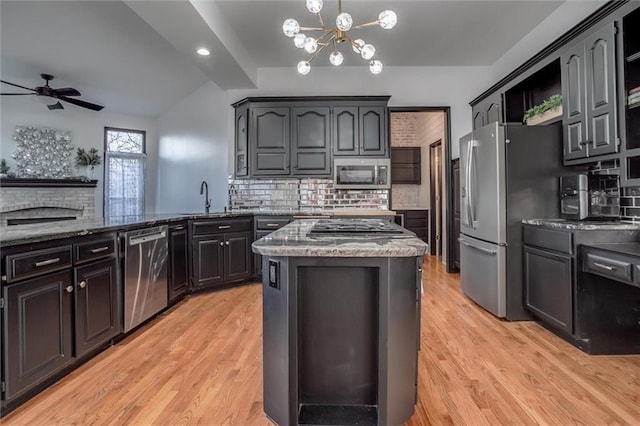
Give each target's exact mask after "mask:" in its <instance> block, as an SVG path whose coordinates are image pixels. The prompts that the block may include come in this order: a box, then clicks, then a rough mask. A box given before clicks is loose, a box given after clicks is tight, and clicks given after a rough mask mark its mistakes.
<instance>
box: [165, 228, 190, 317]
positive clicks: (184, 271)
mask: <svg viewBox="0 0 640 426" xmlns="http://www.w3.org/2000/svg"><path fill="white" fill-rule="evenodd" d="M188 288H189V240H188V234H187V227H186V226H185V225H175V226H170V227H169V304H173V303H175V302H177V301H178V300H180V299H181V298H182V296H184V294H185V293H186V292H187V289H188Z"/></svg>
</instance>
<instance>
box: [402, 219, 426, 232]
mask: <svg viewBox="0 0 640 426" xmlns="http://www.w3.org/2000/svg"><path fill="white" fill-rule="evenodd" d="M404 227H405V228H409V229H411V228H426V227H427V218H426V216H425V217H421V218H418V219H415V218H410V217H407V216H405V217H404Z"/></svg>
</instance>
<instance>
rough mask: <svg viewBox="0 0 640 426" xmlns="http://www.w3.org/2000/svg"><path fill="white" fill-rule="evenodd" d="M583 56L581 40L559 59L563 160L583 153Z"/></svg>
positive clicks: (584, 146) (584, 123)
mask: <svg viewBox="0 0 640 426" xmlns="http://www.w3.org/2000/svg"><path fill="white" fill-rule="evenodd" d="M584 57H585V53H584V43H583V42H580V43H578V44H576V45H574V46H572V47H571V48H570V49H569V50H568V51H567V52H566V53H565V54H564V55H562V58H561V62H562V70H561V80H562V103H563V105H562V111H563V112H562V114H563V117H562V128H563V132H564V159H565V160H571V159H576V158H583V157H586V155H587V128H586V113H585V106H586V105H585V100H584V93H585V79H584V74H585V65H584Z"/></svg>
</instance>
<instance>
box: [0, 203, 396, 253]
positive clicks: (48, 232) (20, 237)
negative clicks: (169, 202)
mask: <svg viewBox="0 0 640 426" xmlns="http://www.w3.org/2000/svg"><path fill="white" fill-rule="evenodd" d="M354 214H358V215H380V216H384V215H393V214H394V212H392V211H389V210H373V209H370V210H347V209H344V210H330V211H327V210H320V211H316V210H252V211H244V210H237V211H231V212H212V213H172V214H153V215H144V216H118V217H112V218H99V219H93V220H65V221H60V222H47V223H38V224H29V225H15V226H3V227H0V245H2V246H3V247H10V246H17V245H20V244H28V243H37V242H42V241H51V240H57V239H60V238H70V237H78V236H83V235H91V234H97V233H100V232H109V231H126V230H131V229H136V228H142V227H148V226H155V225H162V224H171V223H174V222H179V221H183V220H188V219H219V218H223V219H224V218H234V217H243V216H244V217H253V216H259V215H268V216H320V215H347V216H348V215H354Z"/></svg>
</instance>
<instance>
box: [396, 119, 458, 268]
mask: <svg viewBox="0 0 640 426" xmlns="http://www.w3.org/2000/svg"><path fill="white" fill-rule="evenodd" d="M440 111H442V112H443V113H444V134H445V140H444V143H443V145H442V151H443V155H442V164H443V165H444V167H445V170H446V172H445V174H444V182H443V183H444V186H445V187H446V188H447V191H446V194H445V195H446V196H445V198H446V200H445V203H446V204H445V205H446V208H447V214H446V217H445V221H444V225H445V226H444V234H445V237H446V241H447V250H446V256H444V261H445V265H446V269H447V272H449V273H451V272H456V271H457V269H456V267H455V264H454V257H455V253H454V246H453V244H454V243H453V242H454V238H455V236H453V228H454V217H453V210H454V208H455V206H454V200H453V197H454V194H453V191H452V183H453V166H452V163H451V143H452V141H451V107H448V106H406V107H389V117H391V113H393V112H440ZM387 132H388V133H387V136H388V137H389V141H391V133H390V132H391V126H387ZM389 201H391V200H389ZM441 241H442V238H441Z"/></svg>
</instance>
